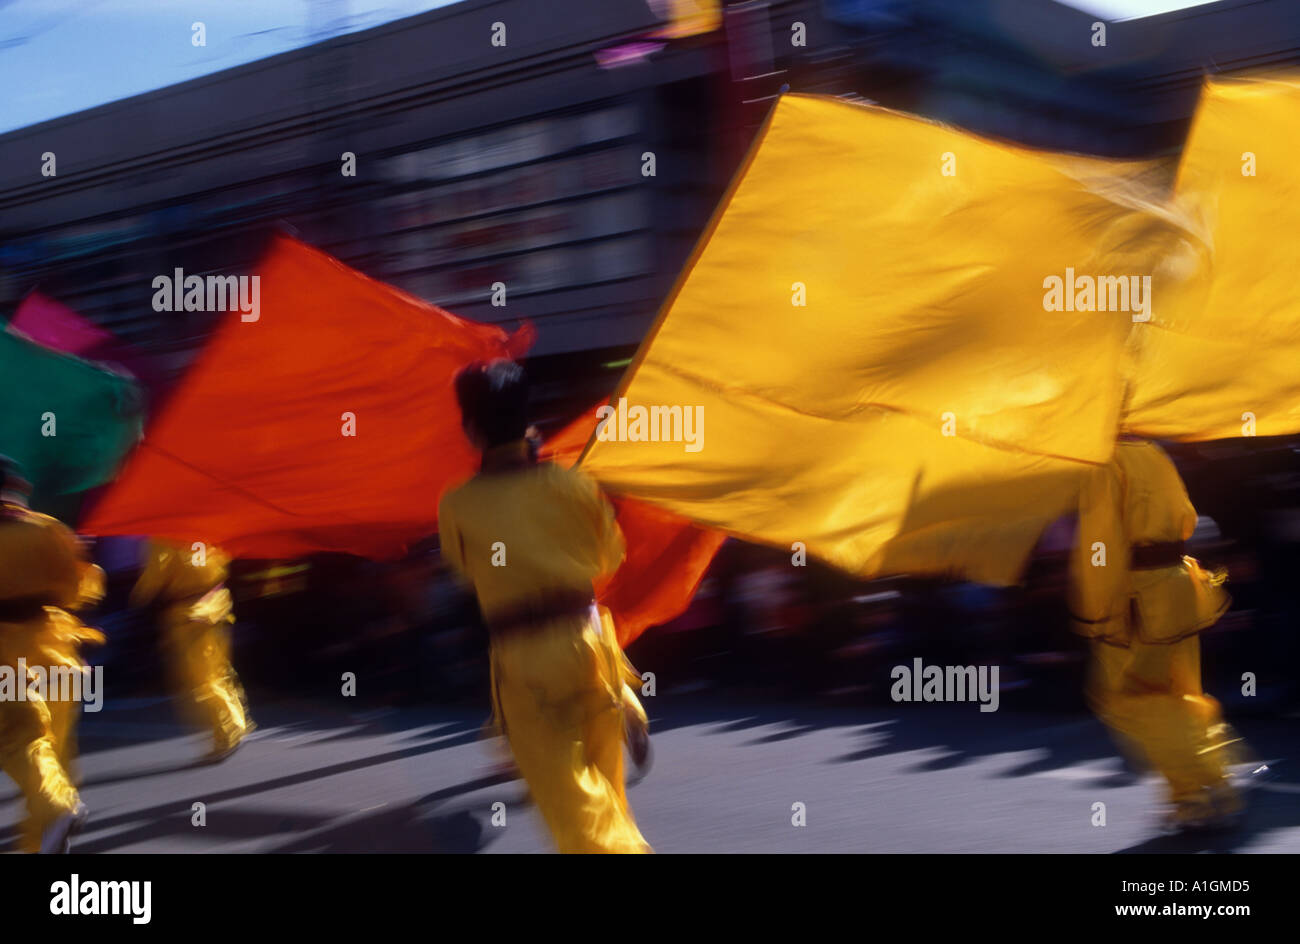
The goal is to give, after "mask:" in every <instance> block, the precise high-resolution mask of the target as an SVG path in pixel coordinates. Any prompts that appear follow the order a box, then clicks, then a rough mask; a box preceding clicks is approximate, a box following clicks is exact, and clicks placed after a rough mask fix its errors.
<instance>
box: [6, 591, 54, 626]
mask: <svg viewBox="0 0 1300 944" xmlns="http://www.w3.org/2000/svg"><path fill="white" fill-rule="evenodd" d="M51 605H52V604H50V603H49V602H48V601H46V600H38V599H36V598H34V597H17V598H15V599H12V600H0V623H27V622H30V621H31V620H34V619H41V618H42V617H43V616H45V608H46V607H47V606H51Z"/></svg>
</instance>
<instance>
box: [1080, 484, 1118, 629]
mask: <svg viewBox="0 0 1300 944" xmlns="http://www.w3.org/2000/svg"><path fill="white" fill-rule="evenodd" d="M1129 587H1130V581H1129V543H1128V537H1127V535H1126V534H1125V530H1124V483H1123V481H1122V480H1121V475H1120V469H1119V465H1118V463H1115V462H1111V463H1108V464H1107V465H1105V466H1101V467H1100V468H1098V469H1096V470H1095V471H1094V472H1093V473H1092V474H1091V475H1090V476H1089V477H1088V479H1087V480H1086V481H1085V483H1084V485H1083V488H1082V490H1081V492H1080V495H1079V532H1078V535H1077V538H1076V540H1075V545H1074V552H1073V554H1072V555H1071V559H1070V615H1071V617H1072V618H1073V621H1074V626H1075V630H1076V632H1079V633H1081V634H1083V635H1085V636H1108V635H1114V634H1115V632H1116V631H1117V630H1122V629H1125V628H1126V626H1127V623H1126V620H1127V617H1128V605H1129V602H1128V601H1129V592H1130V591H1129ZM1117 622H1118V625H1116V624H1117Z"/></svg>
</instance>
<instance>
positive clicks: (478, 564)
mask: <svg viewBox="0 0 1300 944" xmlns="http://www.w3.org/2000/svg"><path fill="white" fill-rule="evenodd" d="M526 450H527V446H526V444H525V443H524V442H523V441H520V442H519V443H512V444H510V445H507V446H500V447H497V448H496V449H493V450H489V451H488V453H487V454H486V455H485V456H484V471H483V472H482V473H480V474H479V475H476V476H475V477H474V478H472V479H470V480H469V481H468V482H466V483H465V484H464V485H461V486H460V487H458V488H456V489H453V490H452V491H450V492H448V493H447V494H446V495H444V496H443V499H442V502H441V503H440V505H439V507H438V532H439V534H440V536H441V543H442V555H443V559H444V560H446V561H447V563H448V564H449V565H450V566H451V567H452V568H453V569H454V570H455V571H457V572H458V573H459V574H460V575H462V576H463V577H464V578H465V579H466V580H468V581H469V582H470V583H472V584H473V585H474V590H475V592H476V593H477V595H478V600H479V607H480V608H481V609H482V611H483V616H484V618H485V619H486V620H488V622H491V621H492V618H493V616H494V615H497V614H500V613H503V612H506V611H509V610H512V609H515V608H517V607H519V606H521V605H527V604H529V603H531V602H533V601H535V600H537V599H538V598H539V597H541V596H543V595H545V594H550V593H555V592H557V591H559V592H566V591H573V592H579V593H585V594H587V595H591V593H592V583H593V581H595V580H596V579H597V578H598V577H601V576H603V575H605V574H609V573H612V572H613V571H614V570H615V569H616V568H617V567H618V565H619V563H620V562H621V561H622V560H623V551H624V546H623V535H622V532H620V531H619V529H618V524H617V523H616V522H615V520H614V510H613V508H612V507H611V506H610V504H609V502H608V501H606V500H605V497H604V496H603V495H602V494H601V493H600V490H599V489H598V488H597V487H596V483H595V482H593V481H592V480H591V479H590V478H588V477H587V476H586V475H585V474H583V473H581V472H578V471H576V470H573V469H564V468H561V467H560V466H558V465H555V464H553V463H550V462H543V463H538V464H532V463H529V462H528V461H527V460H526V459H525V458H524V457H525V455H526Z"/></svg>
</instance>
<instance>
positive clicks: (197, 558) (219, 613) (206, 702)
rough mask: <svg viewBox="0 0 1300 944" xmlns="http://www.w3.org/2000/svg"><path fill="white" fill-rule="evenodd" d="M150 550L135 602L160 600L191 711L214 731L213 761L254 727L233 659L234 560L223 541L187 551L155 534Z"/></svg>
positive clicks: (166, 637)
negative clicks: (229, 578) (230, 573)
mask: <svg viewBox="0 0 1300 944" xmlns="http://www.w3.org/2000/svg"><path fill="white" fill-rule="evenodd" d="M146 554H147V559H146V562H145V566H144V571H143V572H142V573H141V574H140V578H139V580H137V581H136V584H135V587H133V588H132V590H131V604H132V605H133V606H146V605H152V606H153V607H154V608H155V609H156V610H157V611H158V612H159V621H160V623H161V625H162V631H163V649H164V651H165V653H166V659H167V663H168V666H169V670H170V673H171V675H172V677H173V682H174V684H175V685H176V687H177V688H178V689H179V690H180V692H181V699H182V705H183V706H184V710H185V712H186V714H187V715H189V716H190V719H191V720H192V721H193V723H194V724H195V725H196V726H197V727H200V728H204V729H206V730H208V731H211V732H212V750H211V752H210V753H209V754H208V755H207V757H206V759H207V760H210V761H213V762H216V761H220V760H224V759H225V758H226V757H228V756H229V755H230V754H231V753H232V752H233V751H234V750H235V748H237V747H238V746H239V745H240V743H241V742H242V741H243V739H244V737H245V736H246V735H247V734H248V733H249V732H250V731H251V730H252V729H253V723H252V721H251V720H250V719H249V717H248V705H247V702H246V701H245V698H244V689H243V686H241V685H240V683H239V677H238V676H237V675H236V674H235V669H234V667H233V666H232V665H231V664H230V624H231V623H233V622H234V621H235V617H234V614H233V605H232V603H231V598H230V591H229V590H227V589H226V586H225V580H226V573H227V568H228V565H229V558H227V557H226V555H225V554H223V553H222V552H221V551H220V550H218V549H217V548H215V547H208V548H202V547H201V548H196V549H192V550H188V551H187V550H186V549H184V548H181V547H178V546H176V545H173V544H170V543H168V542H165V541H155V540H151V541H149V542H148V545H147V550H146Z"/></svg>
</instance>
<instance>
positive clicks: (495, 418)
mask: <svg viewBox="0 0 1300 944" xmlns="http://www.w3.org/2000/svg"><path fill="white" fill-rule="evenodd" d="M456 400H457V401H458V402H459V403H460V414H461V418H462V422H463V423H464V424H465V427H466V429H467V430H473V432H474V434H475V435H477V436H478V437H480V438H481V440H482V442H481V443H480V445H481V446H482V447H483V448H484V449H490V448H492V447H493V446H500V445H503V444H504V443H508V442H513V441H515V440H516V439H523V437H524V433H525V431H526V430H527V428H528V381H527V379H526V378H525V376H524V369H523V368H522V367H520V366H519V365H518V364H516V363H515V362H514V361H510V360H504V359H502V360H495V361H486V362H484V361H477V362H475V363H473V364H470V365H469V366H468V367H466V368H465V369H464V370H462V371H461V372H460V373H458V374H457V375H456Z"/></svg>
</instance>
